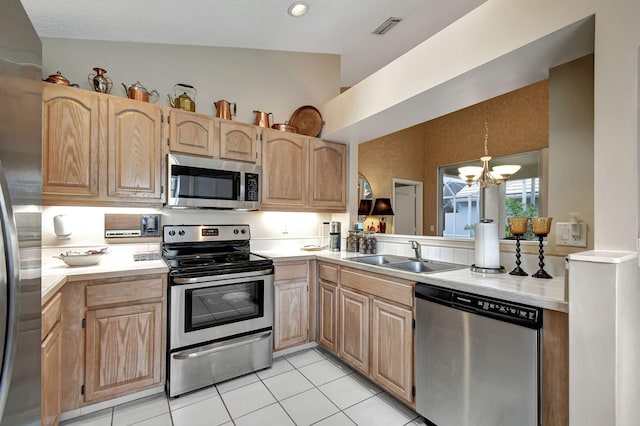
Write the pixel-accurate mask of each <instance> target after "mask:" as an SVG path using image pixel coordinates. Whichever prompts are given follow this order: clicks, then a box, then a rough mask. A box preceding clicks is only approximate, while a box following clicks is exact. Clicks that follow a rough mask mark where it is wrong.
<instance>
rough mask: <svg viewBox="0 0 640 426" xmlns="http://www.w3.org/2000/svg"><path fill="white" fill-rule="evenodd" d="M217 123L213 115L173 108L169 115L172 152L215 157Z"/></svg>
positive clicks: (170, 147)
mask: <svg viewBox="0 0 640 426" xmlns="http://www.w3.org/2000/svg"><path fill="white" fill-rule="evenodd" d="M216 125H217V123H216V122H215V121H214V119H213V117H208V116H206V115H201V114H196V113H193V112H189V111H183V110H179V109H172V110H171V113H170V117H169V128H170V130H169V131H170V135H169V149H170V150H171V152H180V153H184V154H194V155H202V156H205V157H214V156H217V154H216V153H215V151H214V145H215V143H216V142H217V139H216V137H215V136H216V134H215V132H216Z"/></svg>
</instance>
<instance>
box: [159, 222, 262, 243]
mask: <svg viewBox="0 0 640 426" xmlns="http://www.w3.org/2000/svg"><path fill="white" fill-rule="evenodd" d="M163 234H164V236H163V240H164V242H165V243H192V242H206V241H233V240H250V239H251V232H250V231H249V225H165V226H164V232H163Z"/></svg>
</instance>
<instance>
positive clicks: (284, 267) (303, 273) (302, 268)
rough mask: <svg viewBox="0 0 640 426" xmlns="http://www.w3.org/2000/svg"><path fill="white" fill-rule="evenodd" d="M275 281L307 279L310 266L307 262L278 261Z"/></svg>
mask: <svg viewBox="0 0 640 426" xmlns="http://www.w3.org/2000/svg"><path fill="white" fill-rule="evenodd" d="M274 269H275V277H274V279H275V281H281V280H298V279H303V280H306V279H307V274H308V271H309V266H308V264H307V262H295V263H276V265H275V267H274Z"/></svg>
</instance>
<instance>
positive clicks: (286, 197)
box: [262, 129, 309, 210]
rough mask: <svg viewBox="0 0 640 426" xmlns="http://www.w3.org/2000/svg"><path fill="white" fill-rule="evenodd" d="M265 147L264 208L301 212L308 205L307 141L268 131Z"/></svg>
mask: <svg viewBox="0 0 640 426" xmlns="http://www.w3.org/2000/svg"><path fill="white" fill-rule="evenodd" d="M263 135H264V136H263V138H264V141H263V144H262V147H263V148H262V208H263V209H265V210H267V209H269V208H275V209H277V208H280V209H281V208H283V207H285V208H287V210H296V209H298V210H302V209H304V207H305V204H306V202H307V191H308V189H307V188H308V185H307V182H308V180H307V169H308V161H307V160H308V153H309V144H308V138H307V137H304V136H300V135H296V134H293V133H288V132H282V131H279V130H273V129H265V130H264V133H263Z"/></svg>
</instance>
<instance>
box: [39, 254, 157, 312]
mask: <svg viewBox="0 0 640 426" xmlns="http://www.w3.org/2000/svg"><path fill="white" fill-rule="evenodd" d="M65 251H67V248H44V249H43V250H42V291H41V293H42V299H41V302H42V304H45V303H46V302H47V301H48V300H49V299H50V298H51V296H53V295H54V294H55V292H56V291H58V290H59V289H60V288H61V287H62V286H63V285H64V284H65V283H66V282H72V281H83V280H91V279H102V278H112V277H121V276H132V275H144V274H160V273H167V272H168V271H169V268H168V267H167V264H166V263H164V261H163V260H143V261H135V260H133V252H134V251H135V249H133V248H131V247H113V246H110V247H109V253H107V254H106V255H105V256H104V258H103V259H102V261H101V262H100V263H99V264H97V265H91V266H67V265H66V264H65V263H63V262H62V260H60V259H55V258H53V256H55V255H58V254H59V253H62V252H65Z"/></svg>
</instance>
